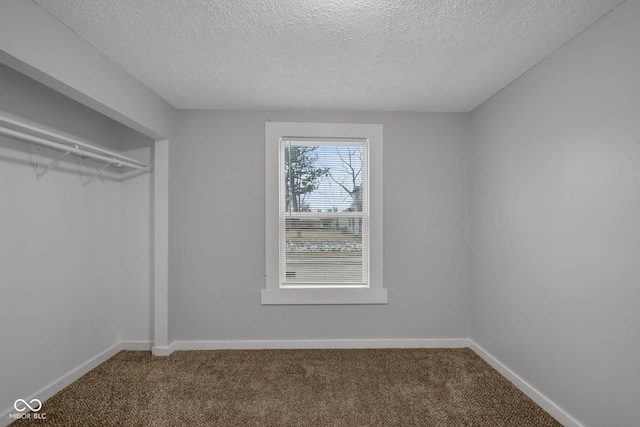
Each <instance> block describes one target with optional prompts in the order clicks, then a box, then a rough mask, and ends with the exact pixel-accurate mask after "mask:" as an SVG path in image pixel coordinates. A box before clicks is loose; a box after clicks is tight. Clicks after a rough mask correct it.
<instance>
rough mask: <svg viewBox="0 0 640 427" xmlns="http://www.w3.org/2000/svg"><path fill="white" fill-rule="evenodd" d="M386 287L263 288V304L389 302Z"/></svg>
mask: <svg viewBox="0 0 640 427" xmlns="http://www.w3.org/2000/svg"><path fill="white" fill-rule="evenodd" d="M387 300H388V297H387V290H386V289H369V288H366V289H357V288H350V289H345V288H341V289H317V288H311V289H299V288H298V289H282V288H281V289H263V290H262V298H261V304H262V305H305V304H306V305H329V304H336V305H337V304H387Z"/></svg>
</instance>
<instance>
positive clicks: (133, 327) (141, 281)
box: [0, 65, 150, 411]
mask: <svg viewBox="0 0 640 427" xmlns="http://www.w3.org/2000/svg"><path fill="white" fill-rule="evenodd" d="M0 111H4V112H8V113H13V114H14V115H20V116H22V117H24V118H27V119H30V120H33V121H36V122H38V123H40V124H43V125H47V126H50V127H54V128H56V129H59V130H62V131H65V132H67V133H69V134H72V135H74V136H75V137H79V138H84V139H88V140H90V141H92V142H94V143H97V144H99V145H102V146H105V147H107V148H111V149H119V148H120V143H122V144H126V145H127V146H128V147H138V148H137V150H138V151H139V152H138V154H140V155H141V156H142V155H143V154H144V153H143V151H145V150H146V153H147V154H146V155H147V156H148V155H149V154H148V151H149V147H148V145H149V141H148V139H147V138H145V137H142V136H140V135H139V134H137V133H135V132H133V131H131V130H129V129H127V128H125V127H123V126H121V125H119V124H117V123H116V122H114V121H112V120H110V119H107V118H106V117H104V116H102V115H100V114H98V113H95V112H94V111H92V110H89V109H88V108H86V107H84V106H82V105H80V104H78V103H76V102H75V101H72V100H70V99H68V98H66V97H64V96H62V95H60V94H58V93H57V92H54V91H52V90H51V89H48V88H46V87H44V86H42V85H40V84H39V83H36V82H34V81H33V80H31V79H29V78H27V77H25V76H22V75H20V74H18V73H17V72H15V71H13V70H11V69H9V68H7V67H5V66H3V65H0ZM145 146H146V149H145V148H144V147H145ZM42 153H43V157H44V158H45V162H48V161H49V160H50V159H51V158H53V157H57V156H58V155H59V153H57V152H54V151H49V150H46V149H43V151H42ZM35 158H36V156H35V147H34V146H32V145H29V144H25V143H23V142H19V141H16V140H13V139H10V138H5V137H0V236H1V239H0V300H1V301H2V309H1V310H0V335H1V336H2V339H3V344H2V351H0V411H3V410H5V409H8V408H12V406H13V402H14V401H15V400H16V399H17V398H27V397H29V396H32V395H33V394H34V393H36V392H37V391H38V390H40V389H42V388H43V387H45V386H47V385H48V384H51V383H52V382H54V381H56V380H58V379H59V378H61V377H62V376H63V375H66V374H68V373H69V372H71V371H72V370H74V369H76V368H78V367H79V366H80V365H82V364H84V363H85V362H87V361H88V360H90V359H92V358H93V357H95V356H96V355H98V354H100V353H101V352H103V351H105V350H106V349H108V348H109V347H111V346H113V345H114V344H117V343H119V342H121V341H123V340H131V339H140V340H144V341H149V339H150V334H149V329H150V310H149V294H150V280H149V277H150V276H149V272H148V265H147V266H146V270H145V265H143V264H141V263H142V262H143V261H141V260H144V259H145V257H146V258H148V257H149V253H150V252H149V240H148V239H149V237H148V233H147V235H140V233H142V234H144V228H143V229H142V230H140V231H139V232H138V234H131V235H130V236H129V238H128V240H126V241H124V240H123V239H121V232H122V231H123V230H124V231H127V230H128V229H130V228H131V227H135V228H139V227H140V226H141V224H142V227H147V228H148V227H149V219H148V218H149V217H148V210H147V211H146V212H145V210H144V209H145V208H144V204H145V203H146V205H148V203H149V193H148V189H146V188H142V189H141V188H136V186H143V187H144V182H143V181H138V183H137V184H135V185H133V184H131V183H132V182H133V181H134V179H125V178H126V177H128V174H126V173H124V174H122V173H119V172H116V171H115V170H110V171H107V173H106V175H105V177H102V178H100V179H96V180H95V181H94V182H92V183H91V184H90V185H89V186H87V187H86V188H83V187H82V183H81V179H82V177H81V174H80V170H81V168H80V160H79V158H77V157H75V156H70V157H69V158H68V159H69V160H68V161H64V162H63V163H61V165H60V167H57V168H54V169H53V170H51V171H50V172H49V173H48V174H47V175H45V176H44V177H43V178H42V179H41V180H37V179H36V175H35V170H34V167H35V166H34V164H35ZM122 179H125V180H123V181H120V180H122ZM136 179H138V178H136ZM144 179H147V180H148V177H147V178H144V177H143V178H142V180H144ZM147 183H148V181H147ZM132 198H133V199H136V200H137V202H136V204H133V203H128V199H132ZM145 198H146V202H144V200H145ZM144 215H147V216H146V217H144ZM123 224H126V226H127V227H129V228H124V229H123V228H122V226H123ZM145 239H146V241H145ZM123 245H124V246H127V248H128V249H127V251H123V250H122V246H123ZM123 253H124V254H125V255H126V257H124V258H123V257H122V254H123ZM122 283H125V284H128V285H129V289H127V291H126V292H127V294H126V298H125V296H123V294H122V292H121V284H122ZM124 299H127V300H128V301H129V302H130V305H127V306H124V305H123V304H122V303H121V302H122V300H124ZM123 320H124V322H123Z"/></svg>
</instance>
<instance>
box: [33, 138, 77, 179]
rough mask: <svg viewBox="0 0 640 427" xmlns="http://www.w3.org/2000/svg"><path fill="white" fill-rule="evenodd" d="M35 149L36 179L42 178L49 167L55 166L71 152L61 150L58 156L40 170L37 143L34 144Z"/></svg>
mask: <svg viewBox="0 0 640 427" xmlns="http://www.w3.org/2000/svg"><path fill="white" fill-rule="evenodd" d="M76 148H78V147H77V146H76ZM36 150H37V156H36V178H37V179H40V178H42V177H43V176H44V175H45V174H46V173H47V172H49V171H50V170H51V169H53V168H54V167H56V166H57V165H58V163H60V162H61V161H62V159H64V158H65V157H67V156H68V155H69V154H71V151H65V152H63V153H62V154H61V155H60V156H58V158H57V159H55V160H53V161H52V162H51V163H49V164H48V165H47V167H46V168H44V169H42V170H40V163H41V162H40V146H39V145H36Z"/></svg>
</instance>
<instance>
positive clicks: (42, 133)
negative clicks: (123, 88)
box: [0, 113, 152, 179]
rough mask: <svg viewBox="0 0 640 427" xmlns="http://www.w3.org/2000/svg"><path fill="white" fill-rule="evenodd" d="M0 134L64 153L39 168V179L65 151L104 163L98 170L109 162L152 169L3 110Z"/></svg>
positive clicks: (112, 164)
mask: <svg viewBox="0 0 640 427" xmlns="http://www.w3.org/2000/svg"><path fill="white" fill-rule="evenodd" d="M0 135H4V136H8V137H11V138H14V139H17V140H20V141H23V142H28V143H30V144H35V145H37V146H41V147H47V148H50V149H53V150H57V151H61V152H62V153H64V154H63V155H61V156H60V157H59V158H58V159H57V160H55V161H54V162H53V163H51V164H50V165H49V166H48V167H47V168H45V169H44V170H43V171H38V176H37V177H38V179H40V178H41V177H42V175H44V174H45V173H46V172H47V171H49V170H50V169H51V168H52V167H54V166H55V165H56V164H57V163H58V162H59V161H60V160H62V158H64V157H65V156H66V155H68V154H75V155H77V156H79V157H81V158H82V159H92V160H96V161H98V162H102V163H105V166H104V167H103V168H102V169H100V172H102V170H104V169H105V168H106V166H109V165H111V166H116V167H122V166H124V167H128V168H132V169H138V170H142V171H145V172H151V171H152V169H151V167H150V166H149V165H148V164H146V163H144V162H141V161H138V160H135V159H132V158H130V157H127V156H123V155H121V154H118V153H115V152H113V151H109V150H105V149H103V148H99V147H96V146H93V145H91V144H87V143H86V142H82V141H79V140H76V139H74V138H70V137H68V136H65V135H62V134H59V133H57V132H54V131H51V130H48V129H44V128H42V127H39V126H37V125H35V124H32V123H29V122H28V121H25V120H23V119H21V118H18V117H15V116H10V115H7V114H6V113H0ZM96 175H97V174H96ZM94 177H95V176H94ZM92 179H93V178H92Z"/></svg>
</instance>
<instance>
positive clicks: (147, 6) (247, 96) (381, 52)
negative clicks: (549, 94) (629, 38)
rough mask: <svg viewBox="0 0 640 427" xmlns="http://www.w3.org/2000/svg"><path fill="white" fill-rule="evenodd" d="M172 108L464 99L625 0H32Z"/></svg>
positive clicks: (327, 106)
mask: <svg viewBox="0 0 640 427" xmlns="http://www.w3.org/2000/svg"><path fill="white" fill-rule="evenodd" d="M35 1H36V3H38V4H39V5H40V6H42V7H44V8H45V9H46V10H48V11H49V12H50V13H51V14H53V15H54V16H55V17H57V18H58V19H59V20H60V21H62V22H63V23H64V24H66V25H67V26H68V27H70V28H71V29H72V30H73V31H75V32H76V33H77V34H79V35H80V36H81V37H83V38H84V39H85V40H87V41H88V42H89V43H91V44H92V45H93V46H95V47H96V48H97V49H98V50H100V51H102V52H103V53H104V54H105V55H106V56H108V57H109V58H111V59H112V60H113V61H114V62H115V63H117V64H118V65H119V66H120V67H122V68H123V69H124V70H126V71H128V72H129V73H131V74H132V75H133V76H135V77H136V78H137V79H138V80H140V81H141V82H142V83H143V84H145V85H146V86H147V87H149V88H150V89H152V90H153V91H154V92H156V93H158V94H159V95H160V96H162V97H163V98H164V99H165V100H167V101H168V102H169V103H171V104H172V105H173V106H174V107H176V108H213V109H245V110H248V109H282V110H294V109H295V110H359V111H470V110H472V109H473V108H474V107H476V106H477V105H478V104H480V103H481V102H483V101H484V100H486V99H487V98H488V97H490V96H491V95H493V94H494V93H496V92H497V91H498V90H500V89H501V88H503V87H504V86H505V85H507V84H508V83H510V82H511V81H512V80H514V79H515V78H517V77H518V76H519V75H521V74H522V73H524V72H525V71H527V70H528V69H529V68H531V67H532V66H534V65H535V64H536V63H538V62H539V61H541V60H542V59H544V58H545V57H546V56H548V55H549V54H550V53H552V52H553V51H554V50H555V49H557V48H558V47H560V46H561V45H563V44H564V43H566V42H567V41H568V40H570V39H571V38H572V37H574V36H575V35H577V34H578V33H579V32H581V31H582V30H584V29H585V28H587V27H588V26H589V25H591V24H592V23H593V22H595V21H596V20H597V19H599V18H600V17H602V16H603V15H605V14H606V13H607V12H609V11H610V10H611V9H613V8H614V7H615V6H617V5H618V4H620V3H621V2H622V0H430V1H427V0H422V1H419V0H403V1H398V0H395V1H394V0H271V1H264V0H217V1H215V0H35Z"/></svg>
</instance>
